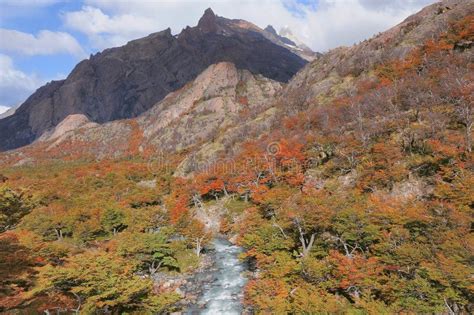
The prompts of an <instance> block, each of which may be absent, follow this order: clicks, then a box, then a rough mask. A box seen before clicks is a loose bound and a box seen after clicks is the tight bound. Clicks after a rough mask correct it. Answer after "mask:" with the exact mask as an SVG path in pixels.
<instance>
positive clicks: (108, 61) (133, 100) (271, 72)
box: [0, 9, 306, 150]
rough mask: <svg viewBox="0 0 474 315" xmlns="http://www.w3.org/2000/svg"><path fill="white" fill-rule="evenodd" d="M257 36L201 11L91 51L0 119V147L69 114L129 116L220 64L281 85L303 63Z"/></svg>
mask: <svg viewBox="0 0 474 315" xmlns="http://www.w3.org/2000/svg"><path fill="white" fill-rule="evenodd" d="M263 33H264V32H263V30H261V29H259V28H258V27H257V26H255V25H253V24H252V23H249V22H246V21H243V20H229V19H225V18H222V17H218V16H216V15H215V14H214V12H213V11H212V10H211V9H208V10H206V12H205V13H204V15H203V16H202V17H201V19H200V20H199V23H198V25H197V26H196V27H187V28H185V29H184V30H183V31H182V32H181V33H180V34H178V35H176V36H173V35H172V34H171V30H170V29H167V30H164V31H161V32H158V33H154V34H151V35H149V36H147V37H145V38H142V39H138V40H133V41H131V42H129V43H127V44H126V45H125V46H123V47H118V48H111V49H106V50H104V51H103V52H101V53H97V54H95V55H92V56H91V57H90V58H89V59H87V60H83V61H82V62H80V63H79V64H78V65H77V66H76V67H75V68H74V70H73V71H72V72H71V73H70V74H69V76H68V77H67V78H66V79H65V80H61V81H52V82H50V83H48V84H47V85H45V86H43V87H41V88H39V89H38V90H37V91H36V92H35V93H34V94H33V95H31V96H30V97H29V98H28V99H27V100H26V101H25V102H24V103H23V104H22V105H21V106H20V108H18V110H17V111H16V112H15V114H14V115H11V116H10V117H7V118H4V119H2V120H0V150H8V149H13V148H17V147H21V146H24V145H27V144H29V143H31V142H32V141H34V140H35V139H37V138H38V137H39V136H41V135H42V134H43V133H44V132H45V131H47V130H49V129H51V128H53V127H55V126H57V125H58V124H59V123H60V122H61V121H63V120H64V118H66V117H67V116H69V115H72V114H82V115H85V116H86V117H87V118H88V119H89V120H91V121H93V122H96V123H104V122H108V121H113V120H117V119H124V118H131V117H136V116H138V115H139V114H141V113H143V112H144V111H146V110H148V109H149V108H151V107H152V106H153V105H154V104H156V102H158V101H160V100H161V99H163V98H164V97H165V96H166V95H167V94H168V93H170V92H172V91H175V90H177V89H179V88H181V87H183V86H184V85H185V84H186V83H187V82H189V81H191V80H193V79H194V78H196V76H197V75H199V74H200V73H201V72H202V71H204V70H205V69H206V68H207V67H208V66H210V65H212V64H215V63H218V62H221V61H227V62H232V63H233V64H235V65H236V67H237V68H239V69H246V70H249V71H250V72H252V73H254V74H262V75H263V76H265V77H267V78H270V79H273V80H276V81H279V82H287V81H288V80H289V79H290V78H291V77H292V76H293V75H294V74H295V73H296V72H297V71H298V70H299V69H301V68H302V67H303V66H304V65H305V64H306V61H305V60H304V59H302V58H301V57H299V56H298V55H296V54H294V53H292V51H290V50H289V49H287V48H285V47H283V46H281V45H279V44H277V43H274V42H272V41H271V40H269V39H268V38H267V37H265V36H264V34H263Z"/></svg>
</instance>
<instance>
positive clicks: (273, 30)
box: [264, 25, 278, 36]
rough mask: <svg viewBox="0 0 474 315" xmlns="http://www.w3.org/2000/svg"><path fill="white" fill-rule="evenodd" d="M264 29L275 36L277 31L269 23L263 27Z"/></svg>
mask: <svg viewBox="0 0 474 315" xmlns="http://www.w3.org/2000/svg"><path fill="white" fill-rule="evenodd" d="M264 31H266V32H268V33H270V34H273V35H275V36H278V33H277V31H276V30H275V28H274V27H273V26H271V25H267V27H265V29H264Z"/></svg>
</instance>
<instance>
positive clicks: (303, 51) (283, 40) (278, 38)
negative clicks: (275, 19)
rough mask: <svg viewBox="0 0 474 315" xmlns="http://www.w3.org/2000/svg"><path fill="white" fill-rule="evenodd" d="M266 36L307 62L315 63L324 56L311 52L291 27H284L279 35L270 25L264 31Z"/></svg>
mask: <svg viewBox="0 0 474 315" xmlns="http://www.w3.org/2000/svg"><path fill="white" fill-rule="evenodd" d="M264 34H265V36H266V37H267V38H268V39H270V40H271V41H273V42H275V43H277V44H279V45H280V46H283V47H286V48H288V49H290V50H291V51H292V52H294V53H295V54H297V55H298V56H300V57H301V58H303V59H305V60H307V61H313V60H314V59H316V58H318V57H320V56H321V55H322V54H321V53H317V52H314V51H312V50H311V48H309V47H308V46H306V45H305V44H304V43H303V42H302V41H300V40H299V39H298V38H297V37H296V36H295V35H294V34H293V31H292V30H291V29H290V28H289V27H287V26H286V27H283V28H282V29H281V30H280V33H277V31H276V30H275V28H274V27H273V26H271V25H268V26H267V27H266V28H265V29H264Z"/></svg>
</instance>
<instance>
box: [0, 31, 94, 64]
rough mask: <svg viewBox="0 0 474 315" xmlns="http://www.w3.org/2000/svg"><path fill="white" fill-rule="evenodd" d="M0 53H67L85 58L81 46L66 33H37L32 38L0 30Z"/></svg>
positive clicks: (26, 34) (27, 34) (23, 34)
mask: <svg viewBox="0 0 474 315" xmlns="http://www.w3.org/2000/svg"><path fill="white" fill-rule="evenodd" d="M0 51H3V52H12V53H18V54H22V55H28V56H34V55H54V54H60V53H67V54H71V55H74V56H77V57H78V58H83V57H85V56H86V54H85V52H84V50H83V49H82V47H81V45H79V43H78V42H77V40H76V39H75V38H74V37H72V36H71V35H70V34H68V33H64V32H52V31H48V30H42V31H39V33H38V35H36V36H34V35H32V34H29V33H24V32H20V31H16V30H11V29H5V28H0Z"/></svg>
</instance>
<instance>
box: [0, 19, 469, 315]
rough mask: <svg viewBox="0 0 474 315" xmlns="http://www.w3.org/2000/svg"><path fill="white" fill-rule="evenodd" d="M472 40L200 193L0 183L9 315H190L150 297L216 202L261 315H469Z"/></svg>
mask: <svg viewBox="0 0 474 315" xmlns="http://www.w3.org/2000/svg"><path fill="white" fill-rule="evenodd" d="M473 37H474V16H467V17H466V18H464V19H463V20H460V21H457V22H456V23H453V24H452V25H451V26H450V28H449V29H448V30H446V32H445V33H444V34H443V35H442V36H441V37H440V38H438V39H434V40H430V41H427V42H425V43H424V44H423V45H420V47H419V48H417V49H415V50H414V51H412V52H411V53H410V54H409V55H408V56H407V57H406V58H404V59H402V60H396V61H391V62H384V63H380V64H377V65H376V66H375V67H374V68H373V69H371V70H370V74H371V75H370V76H367V77H366V78H364V79H359V80H357V81H356V82H357V84H356V85H355V86H354V87H351V88H348V89H347V90H345V91H344V93H343V95H342V96H340V97H337V98H335V99H333V100H332V101H331V102H330V104H328V105H325V106H318V104H311V106H307V107H302V108H300V109H298V110H297V111H294V110H290V109H288V110H282V112H281V115H280V116H279V117H278V120H277V122H276V123H275V124H277V125H278V126H281V127H279V128H273V131H271V132H268V133H266V134H263V135H261V136H260V137H258V138H257V139H247V140H245V141H243V142H242V144H241V145H240V146H239V150H237V151H236V152H235V153H232V154H230V153H229V154H228V155H227V156H223V157H222V159H219V160H218V161H217V162H215V163H214V164H212V165H207V166H206V167H205V168H203V169H201V170H198V171H196V172H194V173H193V174H192V176H187V177H177V176H174V170H175V168H176V167H177V166H178V164H179V162H180V160H181V158H182V157H181V156H180V155H179V154H176V155H174V156H170V157H167V159H166V160H167V163H165V164H160V163H156V164H154V163H153V162H150V161H151V159H150V156H146V154H143V155H137V154H130V155H129V156H126V157H123V158H117V159H102V160H90V159H77V160H75V161H59V160H58V161H48V162H44V163H42V164H39V165H35V166H28V165H25V166H17V167H8V168H5V169H2V170H1V175H0V232H1V234H0V311H5V312H8V311H12V312H14V311H15V312H17V313H22V311H24V310H27V309H29V310H31V309H34V310H37V311H41V312H46V313H48V314H52V313H53V312H56V310H59V311H62V312H76V313H79V312H81V313H85V314H89V313H108V314H127V313H140V314H144V313H145V314H147V313H169V312H173V311H180V307H179V306H178V304H177V302H178V301H179V300H180V298H181V297H180V295H179V294H177V293H176V292H175V291H173V290H167V289H164V288H162V287H160V286H159V285H157V283H156V281H154V279H155V277H156V276H157V275H158V274H161V273H166V274H184V273H193V272H194V271H195V270H196V269H197V268H198V267H199V265H200V261H201V259H202V255H203V254H205V253H206V251H207V247H208V244H209V241H210V240H211V238H212V237H213V235H212V233H210V232H209V231H208V230H207V229H206V228H205V224H204V223H203V222H201V221H200V220H199V219H198V218H197V216H196V213H197V212H198V211H199V209H201V208H206V207H209V206H210V205H213V204H215V203H216V202H221V203H222V204H223V205H224V208H225V211H224V213H223V214H222V215H221V216H220V217H219V218H218V220H219V226H220V228H219V229H220V231H219V232H220V233H222V234H223V235H227V236H228V237H229V238H230V237H232V238H233V239H235V242H236V243H237V244H238V245H239V246H242V247H243V248H244V250H245V251H244V253H243V254H242V255H241V257H240V258H241V259H242V260H244V261H246V262H248V264H249V265H250V266H252V271H253V272H252V275H251V276H250V279H249V281H248V283H247V285H246V287H245V301H244V303H245V304H246V305H247V306H248V307H249V308H251V309H252V310H253V311H254V312H255V313H256V314H325V313H340V314H346V313H347V314H394V313H400V314H415V313H417V314H418V313H421V314H430V313H431V314H432V313H436V314H469V313H472V312H474V302H473V301H474V283H473V280H474V278H473V274H474V267H473V253H474V234H473V228H474V224H473V220H472V219H473V214H474V213H473V210H474V159H473V158H474V154H473V152H472V148H473V143H472V142H473V139H472V136H473V123H474V121H473V116H474V105H473V104H474V64H473V62H472V58H473V55H472V49H471V50H469V49H467V50H464V49H463V47H458V46H456V43H459V42H461V41H463V40H472V38H473Z"/></svg>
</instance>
